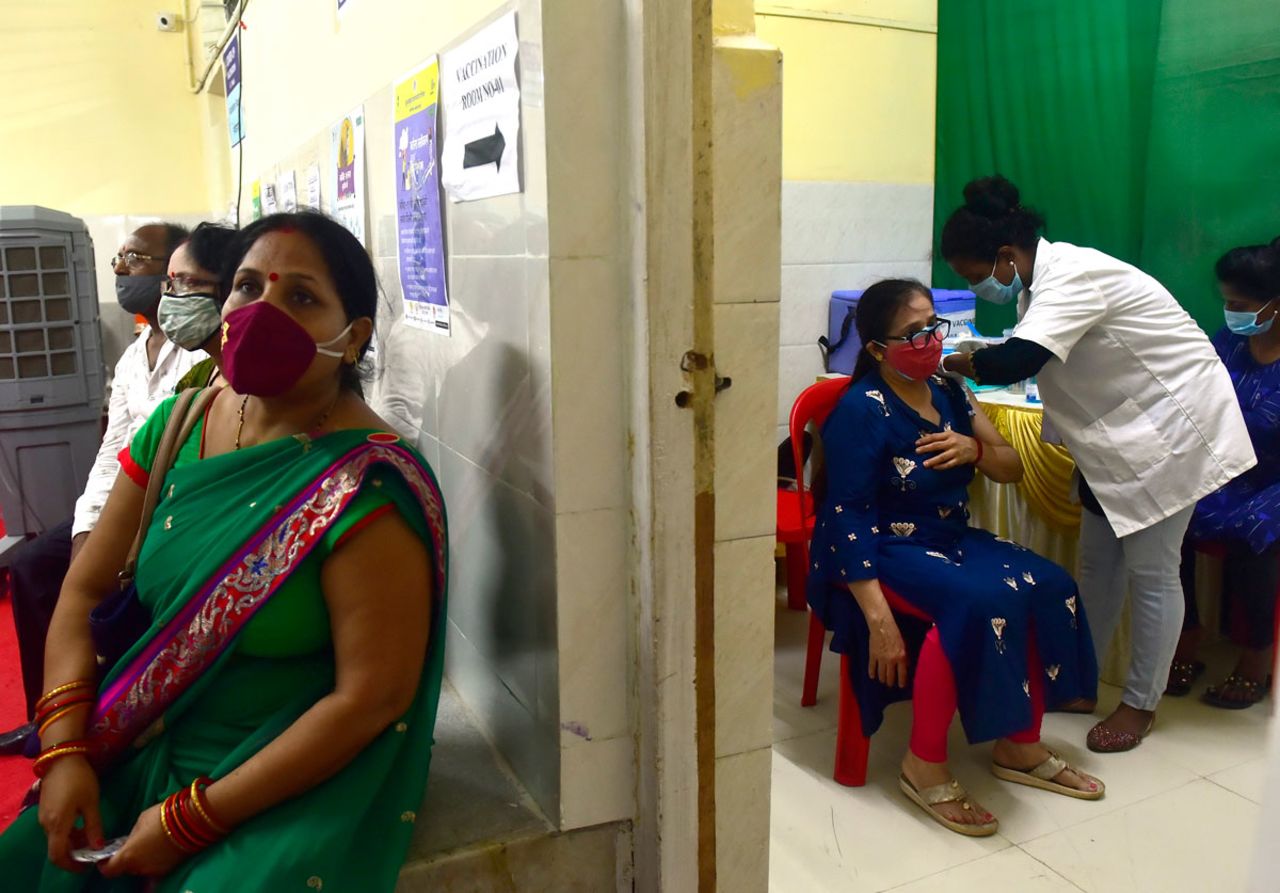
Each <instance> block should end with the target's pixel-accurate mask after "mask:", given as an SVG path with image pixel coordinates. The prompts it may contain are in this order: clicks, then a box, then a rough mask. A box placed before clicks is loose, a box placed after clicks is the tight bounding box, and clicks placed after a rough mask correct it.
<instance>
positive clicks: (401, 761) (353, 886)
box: [0, 399, 448, 893]
mask: <svg viewBox="0 0 1280 893" xmlns="http://www.w3.org/2000/svg"><path fill="white" fill-rule="evenodd" d="M172 406H173V400H172V399H170V400H169V401H167V402H166V403H164V404H162V405H161V407H160V408H159V409H158V410H157V411H156V413H155V415H154V416H153V417H152V418H151V419H150V420H149V421H148V422H147V424H146V425H145V426H144V427H143V428H142V430H140V431H139V432H138V435H137V436H136V437H135V439H134V441H133V444H132V445H131V447H130V448H129V450H127V451H126V454H122V457H121V459H122V465H123V467H124V468H125V471H126V473H127V474H129V475H130V476H131V477H133V478H134V479H135V480H137V481H138V482H139V483H142V484H145V480H146V475H147V469H149V468H150V465H151V460H152V457H153V456H154V454H155V451H156V448H157V446H158V444H159V441H160V437H161V434H162V433H163V430H164V424H165V422H166V421H167V419H168V415H169V412H170V411H171V409H172ZM202 429H203V423H200V424H198V425H197V426H196V428H195V430H194V431H193V433H192V435H191V437H190V439H189V440H188V441H187V442H186V443H185V444H183V445H182V447H181V449H180V450H179V453H178V457H177V460H176V462H175V463H174V466H173V468H172V470H171V471H170V472H169V474H168V475H167V476H166V478H165V482H164V483H165V486H164V496H163V498H162V500H161V502H160V503H159V505H158V507H157V509H156V512H155V517H154V520H153V522H152V525H151V527H150V528H149V530H148V532H147V538H146V542H145V545H144V548H143V551H142V555H141V557H140V560H139V563H138V576H137V585H138V593H139V598H140V599H141V601H142V602H143V603H144V604H145V605H147V606H148V607H149V608H150V609H151V611H152V615H153V618H154V620H153V624H152V627H151V630H150V631H149V632H148V634H147V635H146V636H144V637H143V638H142V640H140V641H139V642H138V643H137V644H136V645H135V646H134V648H133V649H132V650H131V651H130V652H129V654H127V655H125V657H124V658H123V659H121V661H120V662H119V663H118V664H117V665H116V666H115V667H113V668H112V669H111V671H110V672H109V673H108V675H107V677H106V678H105V680H104V681H103V684H102V686H101V688H100V690H99V701H98V705H97V710H96V712H95V716H94V720H93V721H92V722H91V724H90V725H91V729H90V740H91V742H92V743H93V745H94V748H95V750H94V753H93V754H92V756H91V759H93V760H94V762H95V763H96V764H97V765H99V767H100V769H99V775H100V778H101V784H102V796H101V808H102V818H103V827H104V831H105V833H106V837H107V838H108V839H110V838H112V837H117V836H123V835H126V834H128V833H129V830H130V828H132V826H133V822H134V820H135V819H136V817H137V816H138V815H139V814H140V813H141V812H142V811H143V810H145V809H147V808H148V807H150V806H152V805H154V804H156V803H158V802H160V801H161V800H163V799H164V798H165V797H166V796H168V795H169V794H171V793H173V792H174V791H175V790H177V789H179V788H180V787H182V786H185V785H187V784H189V783H190V782H191V780H192V779H193V778H195V777H197V776H200V775H209V776H211V777H213V778H214V779H217V778H220V777H222V776H223V775H226V774H227V773H228V772H230V771H231V770H232V769H234V768H235V767H237V766H239V765H240V764H242V763H244V762H245V761H246V760H247V759H249V758H250V757H251V756H253V755H254V754H255V753H256V752H257V751H258V750H260V749H261V748H262V747H263V746H265V745H266V744H267V743H268V742H270V741H272V740H273V739H274V738H276V737H277V736H278V735H279V734H280V733H281V732H283V731H284V730H285V729H286V728H288V727H289V726H290V725H291V724H292V723H293V722H294V720H296V719H297V718H298V717H299V716H301V715H302V714H303V713H304V712H306V711H307V710H308V709H309V708H310V707H311V706H312V705H313V704H314V703H315V702H316V701H318V700H319V699H320V698H322V697H324V696H325V695H327V694H328V693H329V692H330V691H332V689H333V684H334V656H333V651H332V640H331V635H330V630H329V623H328V613H327V610H326V608H325V603H324V598H323V594H322V592H321V587H320V573H321V566H322V564H323V562H324V560H325V558H326V557H327V556H328V555H329V554H331V553H332V551H333V550H334V549H335V548H336V547H338V546H339V545H340V544H341V541H342V538H343V536H344V535H346V534H349V533H351V532H353V531H354V530H356V529H358V527H359V526H360V525H361V524H362V523H368V522H369V521H370V520H372V519H373V518H375V517H376V516H378V515H379V514H381V513H383V512H386V511H397V512H399V513H400V515H401V517H402V518H403V519H404V520H405V521H406V523H408V524H409V525H410V527H411V528H412V529H413V530H414V531H415V532H416V533H417V534H418V535H419V536H420V537H421V538H422V540H423V542H424V543H425V544H426V546H427V549H428V552H429V554H430V555H431V556H432V561H433V564H434V567H433V576H434V581H433V594H434V610H433V613H432V626H431V638H430V644H429V647H428V652H427V659H426V663H425V666H424V667H423V672H422V679H421V683H420V685H419V687H418V691H417V695H416V697H415V699H414V703H413V706H412V707H411V708H410V710H409V711H408V713H406V714H405V716H403V717H402V718H401V719H400V720H399V721H398V722H396V723H393V724H392V725H391V726H390V727H389V728H387V729H386V730H385V731H384V732H382V733H381V734H380V735H379V736H378V737H377V738H376V739H374V741H373V742H372V743H370V744H369V745H368V746H367V747H366V748H365V749H364V750H363V751H361V752H360V754H359V755H358V756H357V757H356V758H355V759H354V760H353V761H352V762H351V763H349V764H348V765H347V766H346V767H345V768H344V769H342V770H341V771H340V772H339V773H337V774H336V775H335V776H333V777H332V778H330V779H329V780H328V781H326V782H323V783H322V784H320V785H318V786H317V787H315V788H312V789H311V790H310V791H308V792H306V793H305V794H303V795H301V796H299V797H297V798H295V799H293V800H290V801H287V802H285V803H283V804H280V805H279V806H277V807H275V808H273V809H270V810H268V811H266V812H264V813H262V814H260V815H258V816H255V817H254V818H252V819H250V820H249V821H248V822H246V823H244V824H242V825H241V826H239V827H237V828H236V829H235V830H234V831H233V832H232V834H231V835H230V836H229V837H227V838H226V839H225V840H223V841H221V842H219V843H218V844H216V845H214V846H212V847H210V848H209V849H207V850H205V851H203V852H201V853H199V854H197V855H195V856H193V857H191V858H190V859H188V860H187V861H186V862H184V863H182V864H181V865H179V866H178V867H177V868H176V869H175V870H174V871H173V872H172V873H171V874H169V875H168V876H166V877H164V878H162V879H160V880H159V881H158V882H157V884H156V885H155V887H154V889H155V890H156V891H159V893H220V891H232V890H234V891H237V893H240V891H243V893H258V891H261V893H268V891H270V893H278V891H289V890H298V891H306V890H328V891H359V893H366V891H390V890H392V889H393V888H394V886H395V883H396V877H397V875H398V873H399V869H400V866H401V863H402V862H403V860H404V856H405V852H406V850H407V848H408V845H409V840H410V837H411V834H412V830H413V823H414V821H415V819H416V812H415V811H416V810H417V809H418V806H419V804H420V803H421V802H422V797H423V791H424V789H425V786H426V780H427V769H428V765H429V763H430V756H431V745H432V728H433V726H434V723H435V715H436V707H437V703H438V701H439V695H440V685H441V678H442V673H443V660H444V654H443V652H444V647H443V646H444V604H445V598H444V596H445V588H446V562H447V555H448V547H447V534H446V530H445V519H444V505H443V500H442V499H441V497H440V491H439V488H438V486H437V485H436V483H435V479H434V477H433V476H432V474H431V472H430V471H429V469H428V467H427V464H426V462H425V461H424V460H423V459H422V458H421V457H420V456H419V455H418V454H417V453H416V452H415V451H413V450H412V449H410V448H408V447H407V446H406V445H405V444H404V443H403V442H402V441H400V440H399V438H396V437H395V436H394V435H390V434H385V433H378V432H371V431H339V432H334V433H332V434H326V435H323V436H320V437H317V438H315V439H311V438H307V437H305V436H302V437H298V438H285V439H282V440H277V441H272V442H270V443H265V444H261V445H259V446H255V447H251V448H249V449H245V450H241V451H238V452H234V453H229V454H225V455H222V456H215V457H212V458H209V459H202V458H200V453H201V444H202V441H203V430H202ZM45 851H46V846H45V841H44V833H43V831H42V829H41V828H40V826H39V824H38V822H37V820H36V810H34V809H30V810H27V811H26V812H25V813H23V814H22V815H21V816H19V817H18V819H17V820H16V821H15V822H14V824H13V825H12V826H11V827H10V829H9V830H8V831H7V832H5V834H4V835H3V836H0V878H2V879H3V880H2V881H0V886H3V888H4V889H6V890H15V891H18V890H21V891H23V893H28V891H30V893H71V891H75V893H87V891H110V893H123V891H140V890H143V889H144V888H145V884H146V881H145V880H144V879H141V878H127V879H118V880H115V881H108V880H107V879H105V878H103V877H102V876H101V875H100V874H98V873H97V872H96V871H94V870H92V869H90V870H89V871H86V872H85V873H83V874H69V873H67V872H64V871H62V870H60V869H59V868H57V867H56V866H54V865H52V864H50V863H49V862H48V861H47V859H46V857H45ZM147 889H151V888H147Z"/></svg>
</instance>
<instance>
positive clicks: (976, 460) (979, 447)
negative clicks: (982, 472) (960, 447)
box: [973, 437, 982, 465]
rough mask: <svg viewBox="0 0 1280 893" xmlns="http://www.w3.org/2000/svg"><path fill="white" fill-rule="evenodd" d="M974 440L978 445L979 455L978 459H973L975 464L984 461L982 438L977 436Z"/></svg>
mask: <svg viewBox="0 0 1280 893" xmlns="http://www.w3.org/2000/svg"><path fill="white" fill-rule="evenodd" d="M973 442H974V443H976V444H977V445H978V456H977V458H976V459H974V460H973V464H974V465H977V464H978V463H979V462H981V461H982V440H981V439H980V438H977V437H975V438H974V439H973Z"/></svg>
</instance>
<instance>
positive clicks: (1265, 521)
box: [1188, 328, 1280, 554]
mask: <svg viewBox="0 0 1280 893" xmlns="http://www.w3.org/2000/svg"><path fill="white" fill-rule="evenodd" d="M1213 346H1214V347H1215V348H1216V349H1217V351H1218V356H1220V357H1222V362H1223V363H1224V364H1225V365H1226V367H1227V371H1228V372H1229V373H1231V383H1232V384H1233V385H1234V386H1235V389H1236V400H1237V401H1238V402H1239V403H1240V410H1241V412H1243V413H1244V422H1245V425H1246V426H1247V427H1248V428H1249V439H1250V440H1252V441H1253V451H1254V452H1255V453H1257V454H1258V464H1257V465H1255V466H1254V467H1253V468H1251V469H1249V470H1248V471H1246V472H1245V473H1244V474H1242V475H1240V477H1238V478H1236V479H1235V480H1233V481H1231V482H1230V483H1229V484H1227V485H1226V486H1225V487H1223V488H1222V489H1221V490H1218V491H1217V492H1215V493H1210V494H1209V495H1208V496H1206V497H1205V498H1204V499H1202V500H1200V502H1199V503H1198V504H1197V505H1196V510H1195V514H1194V515H1193V516H1192V518H1191V526H1190V528H1189V531H1188V536H1189V537H1190V538H1191V539H1192V540H1194V541H1196V542H1206V541H1219V542H1225V541H1239V542H1244V543H1248V544H1249V548H1251V549H1252V550H1253V551H1254V552H1257V553H1259V554H1260V553H1262V552H1265V551H1266V550H1267V549H1268V548H1270V547H1271V546H1272V545H1274V543H1275V542H1276V539H1277V537H1278V536H1280V362H1277V363H1269V364H1267V365H1266V366H1263V365H1261V364H1259V363H1258V361H1257V360H1255V359H1254V358H1253V354H1251V353H1250V352H1249V339H1248V337H1247V336H1244V335H1233V334H1232V333H1231V331H1230V330H1229V329H1225V328H1224V329H1223V330H1222V331H1220V332H1218V334H1217V335H1215V336H1214V337H1213Z"/></svg>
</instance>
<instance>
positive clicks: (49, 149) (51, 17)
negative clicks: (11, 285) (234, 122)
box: [0, 0, 210, 247]
mask: <svg viewBox="0 0 1280 893" xmlns="http://www.w3.org/2000/svg"><path fill="white" fill-rule="evenodd" d="M181 7H182V2H181V0H170V2H169V3H167V4H166V3H157V2H154V0H109V2H108V0H38V2H32V0H0V46H3V48H4V49H3V51H0V99H2V100H3V109H4V113H3V115H2V116H0V146H3V149H2V150H0V160H2V162H3V163H0V203H2V204H10V205H11V204H39V205H46V206H49V207H53V208H57V209H59V210H64V211H69V212H71V213H73V214H77V215H79V216H82V217H86V216H96V215H109V214H173V215H178V214H192V213H203V212H207V211H208V210H210V197H209V189H208V185H207V181H208V177H207V171H206V159H205V148H204V146H205V138H204V134H203V130H202V127H203V125H202V121H204V120H206V119H207V117H208V108H207V104H208V100H203V101H202V100H198V99H197V98H196V97H195V96H193V95H192V94H191V92H190V91H189V89H188V86H187V85H188V75H187V61H186V49H185V45H186V35H185V34H184V33H176V34H174V33H164V32H160V31H158V30H157V29H156V26H155V17H156V13H157V11H158V10H161V9H168V10H178V9H181ZM112 247H114V246H112Z"/></svg>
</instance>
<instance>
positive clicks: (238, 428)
mask: <svg viewBox="0 0 1280 893" xmlns="http://www.w3.org/2000/svg"><path fill="white" fill-rule="evenodd" d="M341 399H342V390H341V389H339V390H338V393H337V396H335V397H334V398H333V402H332V403H330V404H329V408H328V409H326V410H325V411H324V414H323V415H322V416H320V418H319V419H318V420H317V421H316V423H315V424H314V425H312V426H311V430H312V431H319V430H320V429H321V428H322V427H323V426H324V423H325V422H327V421H329V413H331V412H333V408H334V407H335V406H337V405H338V401H339V400H341ZM248 405H249V395H248V394H245V395H244V399H243V400H241V401H240V423H239V424H238V425H236V446H235V448H236V449H237V450H238V449H240V435H242V434H244V408H245V407H246V406H248Z"/></svg>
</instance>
